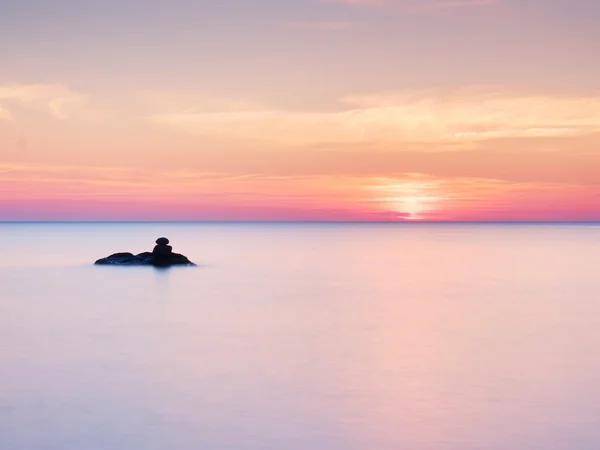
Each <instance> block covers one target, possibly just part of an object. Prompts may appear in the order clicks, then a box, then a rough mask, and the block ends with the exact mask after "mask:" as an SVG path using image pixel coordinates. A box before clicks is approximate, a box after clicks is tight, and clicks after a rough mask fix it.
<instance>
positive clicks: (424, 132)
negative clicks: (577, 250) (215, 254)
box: [0, 0, 600, 221]
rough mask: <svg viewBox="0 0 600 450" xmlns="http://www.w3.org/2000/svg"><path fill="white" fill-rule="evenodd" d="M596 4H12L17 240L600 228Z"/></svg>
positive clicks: (1, 19)
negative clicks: (385, 225) (347, 228)
mask: <svg viewBox="0 0 600 450" xmlns="http://www.w3.org/2000/svg"><path fill="white" fill-rule="evenodd" d="M599 23H600V1H598V0H235V1H233V0H219V1H215V0H211V1H208V0H119V1H117V0H104V1H92V0H0V220H360V221H362V220H600V26H598V24H599Z"/></svg>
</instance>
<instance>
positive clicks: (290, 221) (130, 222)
mask: <svg viewBox="0 0 600 450" xmlns="http://www.w3.org/2000/svg"><path fill="white" fill-rule="evenodd" d="M20 223H22V224H35V223H39V224H52V223H57V224H58V223H63V224H67V223H73V224H86V223H89V224H103V223H105V224H111V223H113V224H117V223H118V224H154V223H156V224H159V223H163V224H178V223H179V224H365V225H368V224H390V225H391V224H395V225H412V224H414V225H418V224H448V225H452V224H524V225H525V224H533V225H535V224H556V225H560V224H563V225H564V224H573V225H577V224H600V220H0V224H20Z"/></svg>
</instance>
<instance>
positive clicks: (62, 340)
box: [0, 223, 600, 450]
mask: <svg viewBox="0 0 600 450" xmlns="http://www.w3.org/2000/svg"><path fill="white" fill-rule="evenodd" d="M161 236H165V237H167V238H169V239H170V241H171V244H172V245H173V249H174V251H176V252H178V253H182V254H185V255H186V256H187V257H188V258H190V259H191V260H192V261H194V262H195V263H196V264H197V266H196V267H173V268H169V269H157V268H153V267H109V266H95V265H94V261H95V260H96V259H98V258H101V257H104V256H107V255H109V254H112V253H116V252H123V251H129V252H133V253H138V252H142V251H148V250H151V249H152V247H153V245H154V241H155V239H156V238H158V237H161ZM599 448H600V224H543V223H537V224H521V223H513V224H497V223H487V224H474V223H458V224H435V223H399V224H398V223H381V224H352V223H3V224H0V449H2V450H198V449H207V450H230V449H231V450H404V449H406V450H525V449H527V450H535V449H540V450H597V449H599Z"/></svg>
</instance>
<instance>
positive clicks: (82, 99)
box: [0, 84, 90, 119]
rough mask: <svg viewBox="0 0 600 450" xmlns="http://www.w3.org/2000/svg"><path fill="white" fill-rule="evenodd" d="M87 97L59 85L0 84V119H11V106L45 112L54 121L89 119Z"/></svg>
mask: <svg viewBox="0 0 600 450" xmlns="http://www.w3.org/2000/svg"><path fill="white" fill-rule="evenodd" d="M87 102H88V97H87V96H86V95H83V94H80V93H78V92H75V91H72V90H70V89H68V88H66V87H64V86H61V85H46V84H0V118H4V119H11V118H12V117H13V115H12V114H11V113H10V110H9V107H10V105H11V104H14V103H18V104H20V105H24V106H27V107H30V108H33V109H38V110H42V111H45V112H47V113H48V114H49V115H50V116H52V117H53V118H55V119H69V118H80V117H89V115H90V111H88V110H87V108H86V105H87Z"/></svg>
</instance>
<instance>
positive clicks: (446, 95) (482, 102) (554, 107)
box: [149, 87, 600, 146]
mask: <svg viewBox="0 0 600 450" xmlns="http://www.w3.org/2000/svg"><path fill="white" fill-rule="evenodd" d="M342 103H343V104H345V105H347V108H345V109H343V110H341V111H336V112H320V111H291V110H274V109H262V110H252V111H248V110H244V111H223V112H206V113H205V112H189V111H188V112H180V113H166V114H159V115H155V116H152V117H150V118H149V119H150V120H151V121H152V122H155V123H158V124H164V125H169V126H172V127H174V128H176V129H179V130H181V131H183V132H186V133H191V134H199V135H206V136H217V137H219V136H221V137H223V138H227V139H238V140H242V141H243V140H246V141H258V142H260V141H263V142H269V141H271V142H276V143H279V144H283V145H288V146H302V145H317V144H322V143H338V144H351V143H371V142H380V143H388V144H402V143H404V144H406V143H430V144H431V143H469V142H479V141H487V140H495V139H507V138H544V137H566V136H585V135H591V134H594V133H598V132H600V95H597V94H590V95H587V96H585V95H552V94H546V95H538V94H528V93H518V92H512V91H507V90H504V89H491V88H476V87H467V88H464V89H458V90H452V91H443V90H433V91H425V92H412V91H403V92H398V93H394V92H384V93H375V94H372V95H357V96H348V97H345V98H343V99H342Z"/></svg>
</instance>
